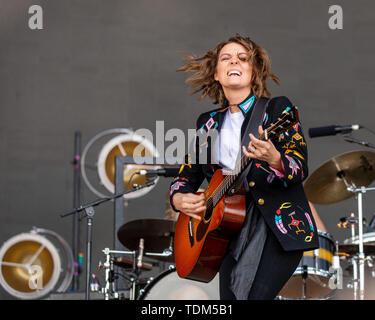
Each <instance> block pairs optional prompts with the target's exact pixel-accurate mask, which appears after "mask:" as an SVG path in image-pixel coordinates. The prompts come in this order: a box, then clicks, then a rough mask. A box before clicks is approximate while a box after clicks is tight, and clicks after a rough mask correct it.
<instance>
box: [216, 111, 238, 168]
mask: <svg viewBox="0 0 375 320" xmlns="http://www.w3.org/2000/svg"><path fill="white" fill-rule="evenodd" d="M244 119H245V117H244V115H243V114H242V112H241V111H239V112H235V113H231V112H230V109H228V110H227V112H226V113H225V118H224V122H223V125H222V127H221V130H220V135H219V150H218V152H219V154H218V159H219V164H220V165H221V166H222V167H223V168H227V169H230V170H233V169H234V167H235V164H236V159H237V155H238V152H239V151H240V145H241V127H242V123H243V121H244Z"/></svg>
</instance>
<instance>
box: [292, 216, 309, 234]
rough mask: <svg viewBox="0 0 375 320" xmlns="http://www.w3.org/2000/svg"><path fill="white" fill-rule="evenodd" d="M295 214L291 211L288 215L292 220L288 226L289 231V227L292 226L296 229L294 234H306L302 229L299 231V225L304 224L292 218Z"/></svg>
mask: <svg viewBox="0 0 375 320" xmlns="http://www.w3.org/2000/svg"><path fill="white" fill-rule="evenodd" d="M295 214H296V212H295V211H293V212H292V213H290V214H289V215H288V216H289V217H291V219H292V221H291V222H290V223H289V224H288V227H289V229H291V226H293V227H296V229H297V231H296V234H299V233H300V232H303V233H306V232H305V230H304V229H300V227H299V225H300V223H302V224H303V225H305V223H304V222H303V221H302V220H297V219H294V217H293V216H294V215H295Z"/></svg>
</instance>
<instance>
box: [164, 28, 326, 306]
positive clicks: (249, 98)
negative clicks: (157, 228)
mask: <svg viewBox="0 0 375 320" xmlns="http://www.w3.org/2000/svg"><path fill="white" fill-rule="evenodd" d="M179 70H180V71H185V72H192V73H193V75H192V76H191V77H190V78H188V79H187V82H188V83H190V84H191V85H192V86H193V88H194V92H193V93H197V92H202V94H201V98H204V97H206V96H208V97H209V98H210V99H211V100H212V101H213V103H214V104H217V103H219V104H220V107H219V108H217V109H214V110H210V111H208V112H205V113H203V114H201V115H200V116H199V118H198V120H197V129H201V130H205V131H206V132H209V131H210V130H212V129H216V130H217V131H218V132H219V139H218V143H216V144H214V143H210V141H208V142H207V143H205V144H204V143H203V144H202V143H201V142H199V143H198V144H196V154H195V155H193V156H194V157H196V159H198V161H197V162H194V161H191V158H192V155H191V154H188V155H187V156H186V157H185V163H184V164H183V165H182V167H181V170H180V173H179V175H178V176H177V177H175V179H174V180H173V182H172V184H171V188H170V201H171V206H172V208H173V209H174V210H175V211H178V212H181V213H183V214H182V215H184V216H185V218H186V217H187V218H189V219H190V220H194V221H195V223H197V222H200V221H202V220H205V215H204V212H205V211H206V209H207V202H206V194H204V193H201V194H195V192H196V191H197V190H198V188H199V187H200V185H201V184H202V182H203V180H204V179H205V178H206V179H207V180H208V181H210V180H211V178H212V177H213V176H214V175H215V172H216V171H217V170H222V171H223V174H224V175H225V172H229V173H228V174H230V170H233V169H234V168H235V166H236V159H238V157H237V156H238V155H239V154H240V155H241V154H242V155H243V156H244V157H247V158H250V159H253V160H252V165H251V167H250V171H248V173H247V176H246V177H245V178H244V180H243V182H242V192H243V193H242V194H244V195H245V198H246V206H245V212H246V214H244V220H243V224H242V226H241V228H240V229H239V231H238V232H236V234H235V235H234V236H233V238H232V239H231V240H230V242H229V243H228V246H227V247H225V248H226V251H225V256H224V258H223V260H222V261H221V266H220V270H219V272H220V297H221V299H224V300H229V299H241V300H244V299H274V298H275V297H276V296H277V294H278V292H279V291H280V290H281V289H282V287H283V285H284V284H285V283H286V282H287V281H288V279H289V278H290V277H291V275H292V274H293V272H294V270H295V269H296V267H297V265H298V263H299V261H300V259H301V257H302V254H303V251H306V250H313V249H316V248H318V247H319V244H318V232H317V228H316V225H315V221H314V218H313V215H312V213H311V210H310V207H309V204H308V201H307V199H306V196H305V194H304V191H303V186H302V181H303V180H304V179H306V177H307V175H308V168H307V147H306V142H305V139H304V136H303V132H302V127H301V124H300V122H297V123H295V125H293V126H292V127H290V128H289V129H288V130H287V131H285V132H283V133H281V134H279V135H278V136H276V137H272V138H270V139H261V138H260V137H261V136H262V135H263V136H264V131H266V128H268V127H269V125H270V124H272V123H275V122H277V121H278V120H279V119H281V118H282V116H283V114H285V113H286V112H288V110H290V108H291V107H293V105H292V103H291V102H290V101H289V99H288V98H287V97H285V96H282V97H274V98H271V99H269V100H268V104H267V107H266V110H265V114H264V117H263V121H262V122H261V123H259V124H260V125H259V127H258V133H259V136H258V135H257V137H256V136H255V135H253V134H251V135H250V142H249V143H248V145H242V146H241V140H242V138H243V137H244V135H249V134H248V132H244V129H245V128H246V127H247V126H246V124H247V123H248V122H249V118H250V116H251V113H252V111H253V109H254V106H255V104H256V103H257V101H258V99H260V98H261V97H267V98H269V97H270V92H269V90H268V88H267V84H266V81H267V79H271V80H273V81H275V82H276V83H277V84H279V79H278V77H277V76H275V75H274V74H273V73H271V70H270V59H269V57H268V55H267V53H266V51H265V50H264V49H263V48H261V47H260V46H258V45H257V44H256V43H254V42H253V41H252V40H250V39H249V38H246V37H242V36H240V35H236V36H233V37H231V38H229V39H228V40H227V41H222V42H220V43H218V44H217V45H216V46H215V47H214V48H213V49H211V50H209V51H208V52H207V53H206V54H204V55H203V56H201V57H198V58H196V57H193V56H190V57H187V58H186V63H185V65H184V66H183V67H181V68H180V69H179ZM200 148H206V150H207V152H208V154H210V155H211V157H210V159H211V160H212V159H213V158H214V157H215V155H216V156H217V159H218V162H217V164H215V163H214V164H212V163H200V162H199V154H200ZM194 159H195V158H194ZM212 179H213V178H212ZM181 213H180V216H181ZM179 219H180V217H179ZM191 225H192V226H193V225H194V226H195V225H196V224H191ZM194 228H195V227H194ZM177 232H178V231H177V228H176V237H177V236H178V234H177ZM194 237H195V236H194ZM194 237H192V238H191V239H190V245H191V247H193V246H194V245H195V244H196V242H197V239H195V238H194ZM198 240H199V239H198ZM187 249H189V248H188V246H186V250H187ZM186 253H187V251H186ZM180 261H181V260H180ZM176 264H177V263H176ZM177 269H178V268H177ZM197 280H199V279H198V278H197Z"/></svg>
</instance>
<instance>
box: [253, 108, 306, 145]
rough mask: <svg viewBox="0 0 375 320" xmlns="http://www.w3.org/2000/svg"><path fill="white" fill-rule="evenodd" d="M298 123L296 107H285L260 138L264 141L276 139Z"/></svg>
mask: <svg viewBox="0 0 375 320" xmlns="http://www.w3.org/2000/svg"><path fill="white" fill-rule="evenodd" d="M298 121H299V118H298V109H297V107H296V106H292V107H287V108H286V109H285V110H284V111H283V113H282V115H281V117H280V118H278V119H277V121H275V122H273V123H271V124H270V125H269V126H268V127H267V128H266V129H264V134H263V135H262V137H260V138H261V139H264V140H268V139H273V138H276V137H278V136H279V135H280V134H282V133H284V132H285V131H287V130H289V129H290V128H291V127H293V126H294V125H295V124H296V123H297V122H298Z"/></svg>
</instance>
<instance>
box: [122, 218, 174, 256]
mask: <svg viewBox="0 0 375 320" xmlns="http://www.w3.org/2000/svg"><path fill="white" fill-rule="evenodd" d="M175 223H176V222H175V221H172V220H164V219H139V220H133V221H130V222H128V223H125V224H124V225H123V226H122V227H120V229H119V230H118V232H117V237H118V239H119V241H120V242H121V243H122V244H123V245H124V246H125V247H126V248H128V249H129V250H138V246H139V240H140V239H141V238H143V239H144V252H145V253H146V252H156V253H159V252H160V253H161V252H163V251H164V250H165V249H168V248H169V247H170V246H171V245H173V238H174V231H175ZM153 258H155V259H157V260H162V261H174V255H171V256H169V257H153Z"/></svg>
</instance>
